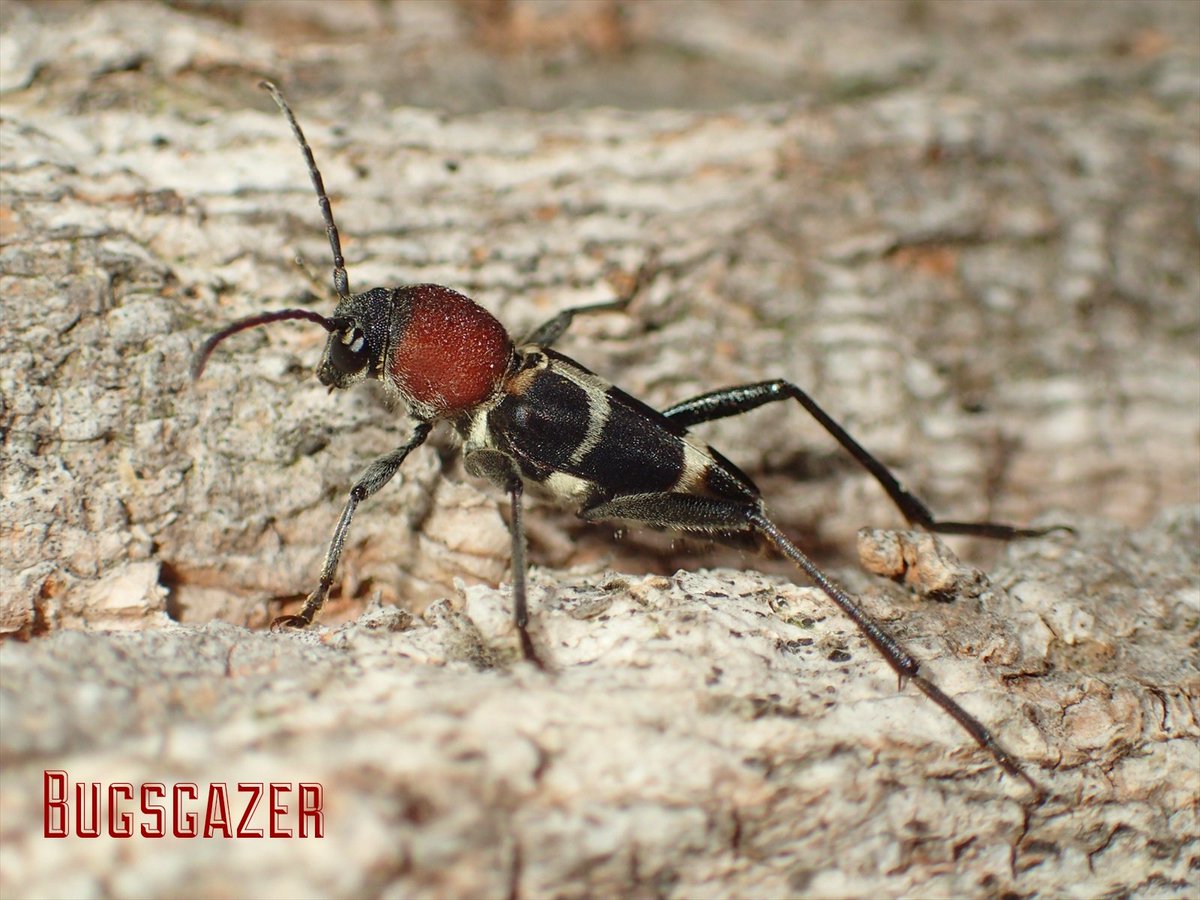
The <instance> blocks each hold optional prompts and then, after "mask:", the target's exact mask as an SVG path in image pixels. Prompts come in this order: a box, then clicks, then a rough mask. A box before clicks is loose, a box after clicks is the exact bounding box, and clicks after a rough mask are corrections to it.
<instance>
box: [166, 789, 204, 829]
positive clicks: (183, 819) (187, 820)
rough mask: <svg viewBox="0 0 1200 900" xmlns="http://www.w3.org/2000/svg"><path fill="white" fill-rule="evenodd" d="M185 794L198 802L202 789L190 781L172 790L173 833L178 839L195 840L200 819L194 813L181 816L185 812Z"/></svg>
mask: <svg viewBox="0 0 1200 900" xmlns="http://www.w3.org/2000/svg"><path fill="white" fill-rule="evenodd" d="M184 794H187V796H188V797H190V798H191V799H192V800H197V799H199V797H200V789H199V788H198V787H196V785H194V784H192V782H190V781H185V782H182V783H181V784H177V785H175V787H174V788H172V789H171V805H172V806H173V807H174V809H173V810H172V816H171V833H172V834H174V835H175V837H177V838H194V837H195V836H196V833H197V825H198V824H199V818H198V817H197V816H196V814H195V813H194V812H190V813H187V814H186V815H180V813H182V812H183V795H184Z"/></svg>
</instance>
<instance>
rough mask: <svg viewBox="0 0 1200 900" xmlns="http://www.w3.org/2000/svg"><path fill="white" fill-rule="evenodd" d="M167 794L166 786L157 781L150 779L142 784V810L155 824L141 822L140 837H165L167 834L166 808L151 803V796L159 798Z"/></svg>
mask: <svg viewBox="0 0 1200 900" xmlns="http://www.w3.org/2000/svg"><path fill="white" fill-rule="evenodd" d="M166 796H167V786H166V785H165V784H161V783H159V782H157V781H150V782H147V783H146V784H143V785H142V802H141V808H142V812H143V813H145V814H146V815H148V816H150V817H152V818H153V819H154V821H155V823H156V824H154V825H150V824H148V823H146V822H143V823H142V825H141V832H142V837H148V838H160V837H166V834H167V817H166V808H165V807H163V806H160V805H158V804H157V803H151V802H150V798H151V797H157V798H158V799H159V800H162V799H164V798H165V797H166Z"/></svg>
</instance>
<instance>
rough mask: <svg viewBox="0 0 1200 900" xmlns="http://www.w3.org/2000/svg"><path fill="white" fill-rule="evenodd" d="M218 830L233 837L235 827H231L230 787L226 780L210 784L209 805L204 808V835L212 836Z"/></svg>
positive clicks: (226, 835) (228, 836)
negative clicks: (227, 785)
mask: <svg viewBox="0 0 1200 900" xmlns="http://www.w3.org/2000/svg"><path fill="white" fill-rule="evenodd" d="M217 830H220V831H222V832H224V836H225V837H227V838H231V837H233V829H232V828H230V827H229V788H228V787H226V786H225V783H224V782H218V783H217V784H210V785H209V786H208V806H207V807H206V808H205V810H204V836H205V837H206V838H208V837H212V836H213V832H214V831H217Z"/></svg>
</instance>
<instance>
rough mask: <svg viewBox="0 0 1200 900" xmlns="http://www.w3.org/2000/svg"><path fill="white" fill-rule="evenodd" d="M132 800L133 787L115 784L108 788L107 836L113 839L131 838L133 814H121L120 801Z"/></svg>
mask: <svg viewBox="0 0 1200 900" xmlns="http://www.w3.org/2000/svg"><path fill="white" fill-rule="evenodd" d="M132 799H133V785H132V784H125V783H124V782H117V783H116V784H110V785H109V786H108V834H109V836H110V837H115V838H128V837H133V813H130V812H121V813H118V810H119V809H120V806H121V800H132Z"/></svg>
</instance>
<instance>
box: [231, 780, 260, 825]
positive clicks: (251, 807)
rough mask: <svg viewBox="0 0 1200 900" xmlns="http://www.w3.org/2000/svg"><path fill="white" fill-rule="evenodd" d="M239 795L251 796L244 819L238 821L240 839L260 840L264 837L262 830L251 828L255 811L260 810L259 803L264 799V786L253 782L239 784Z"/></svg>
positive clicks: (243, 814)
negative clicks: (251, 818) (251, 820)
mask: <svg viewBox="0 0 1200 900" xmlns="http://www.w3.org/2000/svg"><path fill="white" fill-rule="evenodd" d="M238 793H239V794H250V802H249V803H248V804H247V805H246V811H245V812H244V813H242V817H241V818H240V819H238V827H237V836H238V837H240V838H260V837H262V836H263V833H262V829H261V828H251V827H250V817H251V816H253V815H254V811H255V810H256V809H258V801H259V800H261V799H262V794H263V786H262V783H261V782H259V783H255V782H252V781H239V782H238Z"/></svg>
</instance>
